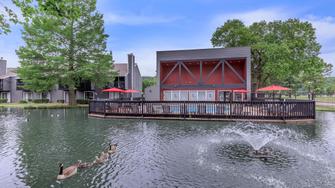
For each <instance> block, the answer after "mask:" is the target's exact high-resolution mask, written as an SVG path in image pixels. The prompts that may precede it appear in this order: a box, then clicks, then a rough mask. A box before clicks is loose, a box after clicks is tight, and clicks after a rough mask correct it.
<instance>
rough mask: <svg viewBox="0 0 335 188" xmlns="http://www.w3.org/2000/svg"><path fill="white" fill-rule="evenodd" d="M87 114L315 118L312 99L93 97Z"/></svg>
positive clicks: (241, 118)
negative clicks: (144, 99)
mask: <svg viewBox="0 0 335 188" xmlns="http://www.w3.org/2000/svg"><path fill="white" fill-rule="evenodd" d="M89 114H90V115H91V116H98V117H120V118H122V117H123V118H126V117H133V118H136V117H137V118H149V119H153V118H154V119H162V118H166V119H199V120H248V121H254V120H262V121H265V120H270V121H273V120H276V121H285V122H286V121H289V120H293V121H294V120H302V121H305V120H306V121H308V120H313V119H315V102H314V101H301V100H300V101H257V102H253V101H245V102H218V101H97V100H93V101H90V103H89Z"/></svg>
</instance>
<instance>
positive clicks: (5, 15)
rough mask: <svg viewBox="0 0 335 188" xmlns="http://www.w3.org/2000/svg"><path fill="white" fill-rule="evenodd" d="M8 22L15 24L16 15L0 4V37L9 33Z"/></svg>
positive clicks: (16, 20)
mask: <svg viewBox="0 0 335 188" xmlns="http://www.w3.org/2000/svg"><path fill="white" fill-rule="evenodd" d="M10 22H13V23H17V22H18V18H17V15H16V14H15V13H14V11H13V10H12V9H10V8H8V6H5V5H4V4H2V3H1V2H0V35H2V34H8V33H9V32H10Z"/></svg>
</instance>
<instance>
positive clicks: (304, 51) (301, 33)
mask: <svg viewBox="0 0 335 188" xmlns="http://www.w3.org/2000/svg"><path fill="white" fill-rule="evenodd" d="M211 42H212V45H213V46H214V47H239V46H250V47H251V56H252V63H251V69H252V70H251V71H252V82H253V83H256V87H257V88H259V87H262V86H265V85H267V84H273V83H275V84H288V83H290V85H293V86H298V85H299V84H302V85H304V84H305V85H306V83H307V82H308V83H310V82H313V83H315V84H312V86H311V87H313V89H316V88H317V85H318V84H319V82H321V81H322V78H324V76H325V75H327V74H328V73H329V72H330V71H331V68H332V66H331V64H327V63H325V62H324V61H323V60H322V59H321V58H320V57H319V56H318V55H319V54H320V48H321V45H320V44H319V43H318V42H317V40H316V35H315V29H314V28H313V27H312V24H311V23H309V22H302V21H300V20H298V19H288V20H287V21H272V22H265V21H261V22H255V23H253V24H252V25H250V26H246V25H244V23H243V22H242V21H240V20H228V21H227V22H226V23H225V24H224V25H223V26H221V27H218V28H217V29H216V31H215V32H214V34H213V36H212V39H211ZM293 80H294V82H298V83H292V81H293Z"/></svg>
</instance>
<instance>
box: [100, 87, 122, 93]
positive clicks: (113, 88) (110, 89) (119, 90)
mask: <svg viewBox="0 0 335 188" xmlns="http://www.w3.org/2000/svg"><path fill="white" fill-rule="evenodd" d="M102 91H103V92H119V93H124V92H125V91H124V90H123V89H119V88H116V87H112V88H108V89H104V90H102Z"/></svg>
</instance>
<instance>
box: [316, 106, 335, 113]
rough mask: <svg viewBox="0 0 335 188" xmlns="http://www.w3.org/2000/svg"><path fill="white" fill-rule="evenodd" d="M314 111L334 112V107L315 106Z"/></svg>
mask: <svg viewBox="0 0 335 188" xmlns="http://www.w3.org/2000/svg"><path fill="white" fill-rule="evenodd" d="M316 111H327V112H335V106H320V105H317V106H316Z"/></svg>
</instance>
